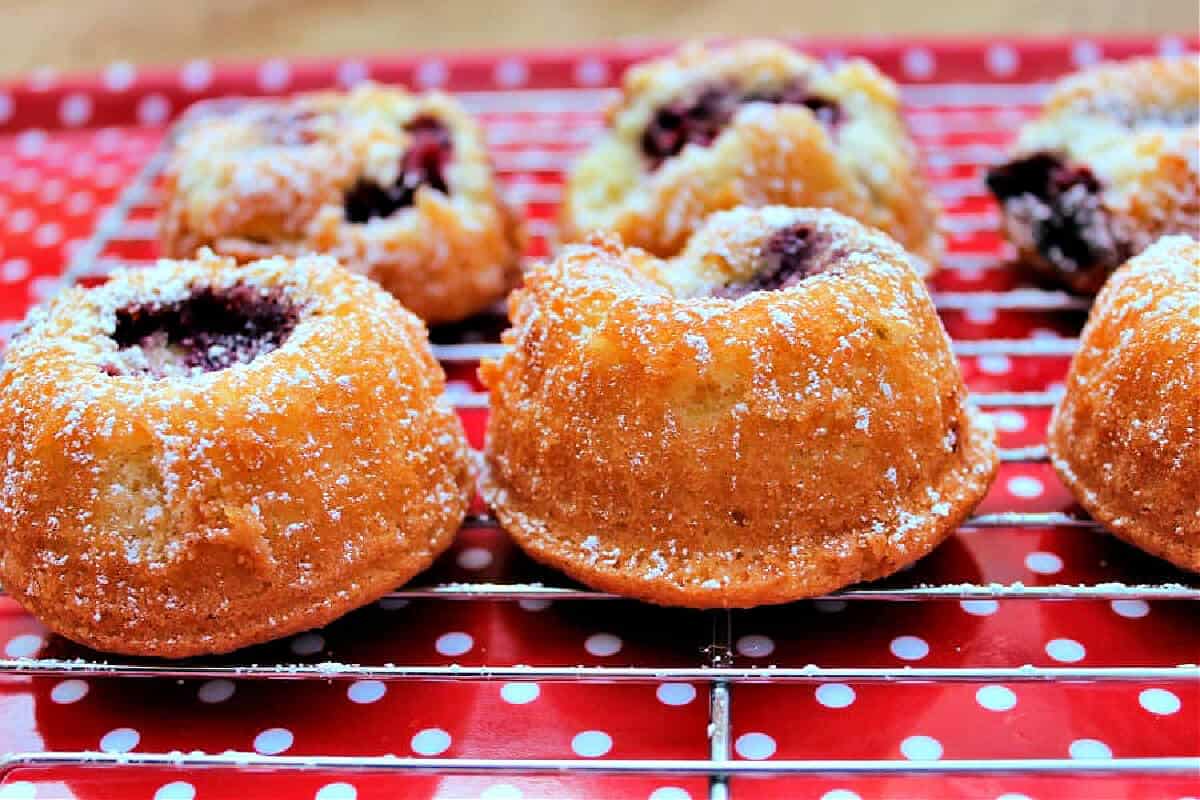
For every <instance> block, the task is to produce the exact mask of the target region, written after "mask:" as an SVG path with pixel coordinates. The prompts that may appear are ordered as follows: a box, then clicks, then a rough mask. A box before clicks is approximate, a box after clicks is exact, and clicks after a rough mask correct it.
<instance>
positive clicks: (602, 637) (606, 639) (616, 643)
mask: <svg viewBox="0 0 1200 800" xmlns="http://www.w3.org/2000/svg"><path fill="white" fill-rule="evenodd" d="M621 645H622V642H621V637H620V636H613V635H612V634H611V633H593V634H592V635H591V636H589V637H588V638H587V641H585V642H584V643H583V649H584V650H587V651H588V652H589V653H591V654H592V655H594V656H596V657H597V658H606V657H608V656H615V655H616V654H617V653H619V652H621Z"/></svg>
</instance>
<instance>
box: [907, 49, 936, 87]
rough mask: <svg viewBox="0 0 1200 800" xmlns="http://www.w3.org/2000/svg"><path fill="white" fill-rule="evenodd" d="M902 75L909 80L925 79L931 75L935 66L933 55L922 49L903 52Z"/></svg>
mask: <svg viewBox="0 0 1200 800" xmlns="http://www.w3.org/2000/svg"><path fill="white" fill-rule="evenodd" d="M903 66H904V74H905V75H907V76H908V77H910V78H918V79H922V80H923V79H925V78H928V77H930V76H932V75H933V72H934V69H935V68H936V64H935V63H934V60H933V53H931V52H929V51H928V50H926V49H925V48H924V47H914V48H913V49H911V50H905V51H904V64H903Z"/></svg>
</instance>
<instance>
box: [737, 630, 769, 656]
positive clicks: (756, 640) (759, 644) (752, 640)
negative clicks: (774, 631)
mask: <svg viewBox="0 0 1200 800" xmlns="http://www.w3.org/2000/svg"><path fill="white" fill-rule="evenodd" d="M737 651H738V652H739V653H741V654H742V655H744V656H746V658H766V657H767V656H769V655H771V653H774V652H775V642H774V641H773V640H772V639H771V637H770V636H761V635H759V634H757V633H755V634H751V635H749V636H743V637H741V638H740V639H738V640H737Z"/></svg>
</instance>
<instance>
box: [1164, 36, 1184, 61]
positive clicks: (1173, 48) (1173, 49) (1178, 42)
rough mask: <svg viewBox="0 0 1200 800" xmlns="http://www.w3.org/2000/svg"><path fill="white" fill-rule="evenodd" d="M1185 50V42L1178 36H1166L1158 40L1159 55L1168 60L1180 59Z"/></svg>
mask: <svg viewBox="0 0 1200 800" xmlns="http://www.w3.org/2000/svg"><path fill="white" fill-rule="evenodd" d="M1185 50H1186V48H1185V47H1184V46H1183V40H1182V39H1180V38H1179V37H1178V36H1164V37H1163V38H1161V39H1159V40H1158V53H1159V55H1163V56H1166V57H1167V58H1179V56H1181V55H1183V54H1184V52H1185Z"/></svg>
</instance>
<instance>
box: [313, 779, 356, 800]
mask: <svg viewBox="0 0 1200 800" xmlns="http://www.w3.org/2000/svg"><path fill="white" fill-rule="evenodd" d="M357 797H358V789H355V788H354V786H353V785H351V784H349V783H344V782H339V783H327V784H325V785H324V786H322V787H321V788H320V789H317V793H316V794H315V795H313V800H356V798H357Z"/></svg>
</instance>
